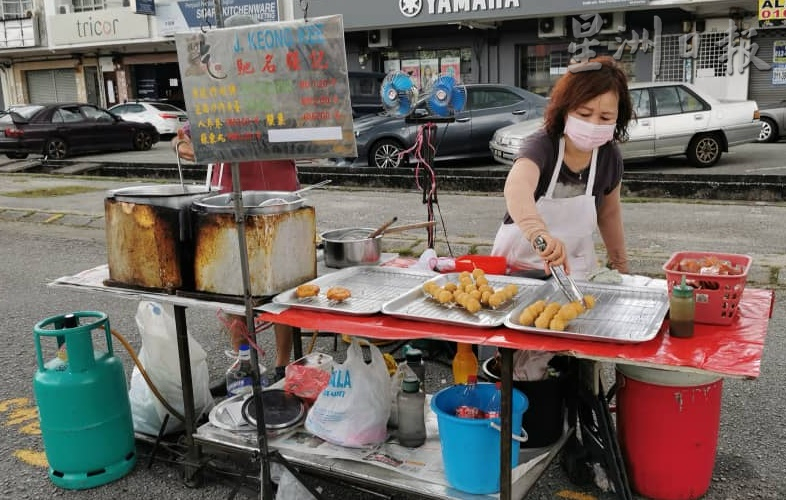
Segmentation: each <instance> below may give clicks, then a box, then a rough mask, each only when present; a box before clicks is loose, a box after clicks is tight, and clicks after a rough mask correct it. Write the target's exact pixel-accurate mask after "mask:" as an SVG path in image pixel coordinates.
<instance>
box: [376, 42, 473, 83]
mask: <svg viewBox="0 0 786 500" xmlns="http://www.w3.org/2000/svg"><path fill="white" fill-rule="evenodd" d="M382 69H383V71H384V72H385V73H388V72H390V71H395V70H401V71H404V72H405V73H408V74H409V75H410V76H412V78H413V79H414V80H415V82H416V83H417V85H418V86H419V87H420V88H425V87H427V86H428V85H429V84H430V83H432V82H433V81H434V80H435V79H436V77H437V76H438V75H442V74H449V75H454V76H458V78H459V81H461V82H464V83H472V82H473V81H474V80H473V76H472V50H471V49H470V48H469V47H467V48H462V49H443V50H415V51H395V50H391V51H388V52H385V53H383V54H382Z"/></svg>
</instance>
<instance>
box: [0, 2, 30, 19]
mask: <svg viewBox="0 0 786 500" xmlns="http://www.w3.org/2000/svg"><path fill="white" fill-rule="evenodd" d="M27 11H31V12H32V11H33V2H32V0H2V1H1V2H0V16H2V18H3V19H18V18H22V17H25V12H27Z"/></svg>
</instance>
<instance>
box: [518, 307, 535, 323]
mask: <svg viewBox="0 0 786 500" xmlns="http://www.w3.org/2000/svg"><path fill="white" fill-rule="evenodd" d="M536 317H537V316H535V314H534V313H533V312H532V309H530V308H529V307H528V308H526V309H524V311H523V312H522V313H521V315H519V323H521V325H522V326H532V325H534V324H535V318H536Z"/></svg>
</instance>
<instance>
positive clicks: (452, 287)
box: [442, 281, 458, 293]
mask: <svg viewBox="0 0 786 500" xmlns="http://www.w3.org/2000/svg"><path fill="white" fill-rule="evenodd" d="M442 288H444V289H445V290H447V291H449V292H451V293H452V292H455V291H456V289H457V288H458V285H457V284H455V283H453V282H452V281H448V282H447V283H445V286H443V287H442Z"/></svg>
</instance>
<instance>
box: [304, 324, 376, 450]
mask: <svg viewBox="0 0 786 500" xmlns="http://www.w3.org/2000/svg"><path fill="white" fill-rule="evenodd" d="M368 347H369V350H370V352H371V363H369V364H366V362H365V361H364V359H363V350H362V348H361V347H360V344H359V343H358V341H357V339H355V338H352V342H351V343H350V345H349V348H347V359H346V361H344V362H343V363H339V364H334V365H333V373H332V374H331V376H330V382H329V383H328V386H327V388H325V390H323V391H322V393H320V395H319V396H318V397H317V400H316V401H315V402H314V406H312V407H311V409H310V410H309V412H308V415H307V416H306V422H305V426H306V429H307V430H308V431H309V432H311V433H312V434H314V435H316V436H319V437H321V438H322V439H324V440H325V441H328V442H331V443H334V444H338V445H341V446H348V447H354V448H360V447H364V446H369V445H374V444H379V443H382V442H383V441H385V439H386V438H387V422H388V417H389V416H390V377H389V376H388V370H387V367H386V365H385V359H384V358H383V357H382V353H381V352H380V350H379V348H378V347H377V346H375V345H373V344H369V345H368Z"/></svg>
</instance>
